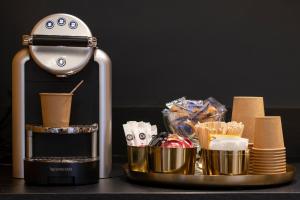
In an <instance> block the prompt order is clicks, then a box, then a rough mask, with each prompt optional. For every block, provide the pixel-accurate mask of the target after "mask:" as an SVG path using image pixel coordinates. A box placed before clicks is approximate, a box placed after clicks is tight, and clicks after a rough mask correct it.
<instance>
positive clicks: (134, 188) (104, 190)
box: [0, 163, 300, 200]
mask: <svg viewBox="0 0 300 200" xmlns="http://www.w3.org/2000/svg"><path fill="white" fill-rule="evenodd" d="M293 165H294V166H296V168H297V169H300V163H293ZM0 175H1V176H0V199H1V200H2V199H55V200H58V199H88V200H92V199H141V198H143V199H164V200H167V199H172V200H174V199H189V200H191V199H222V200H224V199H263V198H272V200H274V199H288V200H291V199H300V182H299V181H297V180H299V178H300V172H299V171H298V172H297V175H296V178H295V180H294V181H293V182H291V183H289V184H286V185H281V186H276V187H265V188H230V189H228V188H227V189H226V188H205V187H198V188H182V187H177V188H172V187H168V186H158V185H139V184H137V183H133V182H130V181H129V180H128V179H127V178H126V177H125V176H124V174H123V172H122V169H121V164H114V166H113V174H112V178H108V179H101V180H100V182H99V183H98V184H93V185H84V186H28V185H26V184H25V182H24V180H23V179H14V178H11V166H1V167H0Z"/></svg>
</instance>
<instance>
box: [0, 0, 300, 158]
mask: <svg viewBox="0 0 300 200" xmlns="http://www.w3.org/2000/svg"><path fill="white" fill-rule="evenodd" d="M299 10H300V2H299V1H297V0H264V1H261V0H243V1H241V0H227V1H223V0H201V1H199V0H194V1H193V0H126V1H116V0H94V1H92V0H82V1H78V0H72V1H71V0H70V1H66V0H30V1H25V0H24V1H21V0H19V1H16V0H10V1H2V2H1V6H0V17H1V20H0V27H1V34H0V35H1V36H0V85H1V89H0V135H1V149H3V147H4V146H6V149H7V148H9V144H10V141H9V138H10V123H11V122H10V121H11V119H10V118H11V113H10V111H11V60H12V57H13V55H14V54H15V53H16V52H17V51H18V50H19V49H20V48H21V40H20V39H21V35H22V34H26V33H30V31H31V29H32V27H33V26H34V25H35V23H36V22H37V21H38V20H39V19H41V18H43V17H44V16H46V15H48V14H52V13H56V12H66V13H70V14H73V15H75V16H78V17H79V18H81V19H82V20H84V21H85V22H86V23H87V24H88V25H89V27H90V28H91V30H92V32H93V34H94V35H95V36H97V37H98V38H99V44H100V47H101V48H102V49H103V50H104V51H106V52H107V53H108V54H109V55H110V56H111V59H112V61H113V106H114V108H120V107H142V108H144V107H162V106H163V104H164V103H165V102H167V101H169V100H172V99H174V98H177V97H181V96H183V95H185V96H188V97H190V98H197V99H202V98H206V97H208V96H214V97H216V98H217V99H218V100H220V101H221V102H222V103H224V104H226V105H228V106H229V107H230V106H231V101H232V97H233V96H236V95H257V96H264V97H265V102H266V107H269V108H276V107H277V108H278V107H282V108H297V107H300V92H298V91H299V90H298V88H299V85H300V79H299V72H300V68H299V67H300V59H299V55H300V37H299V35H300V26H299V23H300V12H299ZM124 112H125V111H124ZM125 113H126V112H125ZM119 115H120V114H118V115H115V116H119ZM121 115H122V116H124V120H125V117H126V115H125V114H121ZM158 116H159V113H158ZM124 120H120V119H117V120H115V121H120V122H122V121H124ZM137 120H138V119H137ZM115 126H120V124H115ZM114 134H116V133H114ZM118 134H120V137H123V133H118ZM6 149H5V150H3V152H4V153H3V154H5V152H7V150H6ZM1 154H2V153H1Z"/></svg>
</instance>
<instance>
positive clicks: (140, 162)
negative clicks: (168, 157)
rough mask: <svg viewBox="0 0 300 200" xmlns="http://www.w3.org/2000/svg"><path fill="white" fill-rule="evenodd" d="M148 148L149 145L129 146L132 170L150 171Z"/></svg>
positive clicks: (128, 151) (129, 164) (129, 160)
mask: <svg viewBox="0 0 300 200" xmlns="http://www.w3.org/2000/svg"><path fill="white" fill-rule="evenodd" d="M148 150H149V148H148V146H145V147H136V146H127V154H128V167H129V170H130V171H135V172H144V173H147V172H148V171H149V162H148V154H149V151H148Z"/></svg>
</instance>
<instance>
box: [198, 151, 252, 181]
mask: <svg viewBox="0 0 300 200" xmlns="http://www.w3.org/2000/svg"><path fill="white" fill-rule="evenodd" d="M201 159H202V169H203V174H204V175H243V174H247V173H248V165H249V151H248V150H246V151H217V150H207V149H202V150H201Z"/></svg>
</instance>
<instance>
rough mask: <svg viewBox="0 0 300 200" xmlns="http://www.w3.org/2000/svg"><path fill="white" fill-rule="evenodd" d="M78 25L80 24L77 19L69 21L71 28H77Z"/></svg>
mask: <svg viewBox="0 0 300 200" xmlns="http://www.w3.org/2000/svg"><path fill="white" fill-rule="evenodd" d="M77 26H78V24H77V22H76V21H70V23H69V27H70V29H76V28H77Z"/></svg>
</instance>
